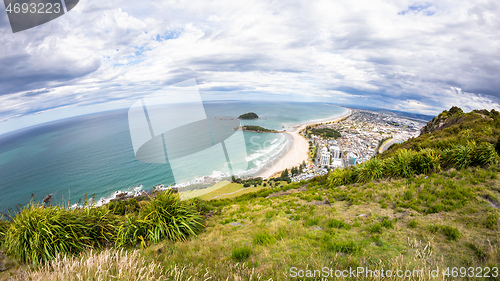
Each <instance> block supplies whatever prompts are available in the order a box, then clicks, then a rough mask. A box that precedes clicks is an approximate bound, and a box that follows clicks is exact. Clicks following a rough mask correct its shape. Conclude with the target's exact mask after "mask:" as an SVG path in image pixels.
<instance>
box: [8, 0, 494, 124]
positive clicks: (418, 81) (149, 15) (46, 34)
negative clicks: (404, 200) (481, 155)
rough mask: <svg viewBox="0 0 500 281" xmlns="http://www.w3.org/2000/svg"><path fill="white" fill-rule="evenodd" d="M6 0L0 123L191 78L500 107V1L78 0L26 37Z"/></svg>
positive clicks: (125, 102)
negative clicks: (12, 21)
mask: <svg viewBox="0 0 500 281" xmlns="http://www.w3.org/2000/svg"><path fill="white" fill-rule="evenodd" d="M0 6H1V7H0V48H1V52H0V133H2V132H6V131H10V130H14V129H17V128H20V127H24V126H28V125H32V124H34V123H40V122H45V121H50V120H54V119H58V118H63V117H67V116H71V115H77V114H84V113H89V112H94V111H100V110H105V109H113V108H126V107H128V106H130V105H132V104H133V103H134V102H135V101H136V100H138V99H139V98H140V97H142V96H145V95H148V94H149V93H152V92H154V91H155V90H158V89H160V88H162V87H164V86H166V85H170V84H174V83H177V82H181V81H184V80H188V79H192V78H195V79H196V81H197V83H198V87H199V89H200V92H201V94H202V97H203V99H205V100H264V101H265V100H277V101H280V100H281V101H317V102H331V103H336V104H344V105H349V104H350V105H361V106H373V107H379V108H386V109H392V110H400V111H407V112H415V113H421V114H429V115H435V114H438V113H439V112H441V111H442V110H444V109H449V108H450V107H451V106H454V105H456V106H459V107H461V108H463V109H464V110H466V111H470V110H472V109H476V108H481V109H482V108H486V109H492V108H495V109H497V110H500V105H499V103H500V91H498V89H500V78H499V73H500V35H499V34H500V17H498V15H499V14H500V4H498V1H481V0H479V1H478V0H474V1H461V0H454V1H448V0H440V1H429V2H425V1H406V0H401V1H396V0H394V1H392V0H355V1H353V0H303V1H302V0H301V1H295V0H291V1H279V0H277V1H272V0H268V1H264V0H249V1H234V0H233V1H219V0H216V1H207V0H189V1H177V0H167V1H132V0H107V1H102V0H80V3H79V4H78V5H77V6H76V8H74V9H73V10H71V11H70V12H69V13H67V14H66V15H64V16H62V17H60V18H57V19H55V20H53V21H51V22H49V23H46V24H44V25H41V26H38V27H35V28H32V29H29V30H26V31H22V32H18V33H12V30H11V28H10V25H9V22H8V18H7V14H6V12H5V8H4V6H3V5H0Z"/></svg>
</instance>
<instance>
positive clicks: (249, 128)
mask: <svg viewBox="0 0 500 281" xmlns="http://www.w3.org/2000/svg"><path fill="white" fill-rule="evenodd" d="M241 129H242V130H243V131H248V132H255V133H279V132H278V131H276V130H270V129H266V128H263V127H261V126H250V125H245V126H241Z"/></svg>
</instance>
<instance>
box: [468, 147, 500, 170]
mask: <svg viewBox="0 0 500 281" xmlns="http://www.w3.org/2000/svg"><path fill="white" fill-rule="evenodd" d="M498 158H499V156H498V153H497V152H496V151H495V147H494V146H493V144H491V143H487V142H482V143H481V144H480V145H478V146H477V147H476V150H475V151H474V158H473V162H474V164H475V165H478V166H487V165H491V164H497V163H498Z"/></svg>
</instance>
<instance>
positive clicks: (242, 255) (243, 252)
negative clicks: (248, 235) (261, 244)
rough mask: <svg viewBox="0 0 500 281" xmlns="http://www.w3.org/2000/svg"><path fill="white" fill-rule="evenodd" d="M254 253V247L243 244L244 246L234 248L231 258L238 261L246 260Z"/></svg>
mask: <svg viewBox="0 0 500 281" xmlns="http://www.w3.org/2000/svg"><path fill="white" fill-rule="evenodd" d="M251 253H252V249H250V247H248V246H243V247H238V248H234V249H233V252H232V254H231V258H233V259H235V260H237V261H240V262H241V261H245V260H246V259H248V257H250V254H251Z"/></svg>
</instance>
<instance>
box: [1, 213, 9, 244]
mask: <svg viewBox="0 0 500 281" xmlns="http://www.w3.org/2000/svg"><path fill="white" fill-rule="evenodd" d="M8 226H9V223H8V222H7V221H5V220H4V219H3V217H1V216H0V247H2V244H3V240H4V238H5V232H6V231H7V228H8Z"/></svg>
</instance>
